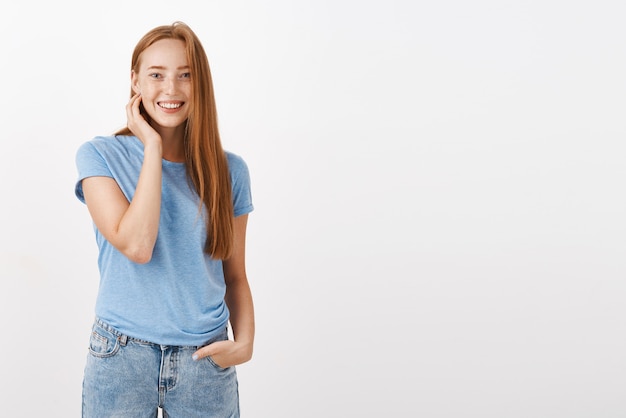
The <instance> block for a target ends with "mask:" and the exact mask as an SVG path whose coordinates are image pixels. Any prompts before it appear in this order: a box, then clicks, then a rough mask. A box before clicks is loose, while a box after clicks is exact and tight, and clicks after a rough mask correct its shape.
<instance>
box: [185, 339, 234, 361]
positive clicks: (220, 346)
mask: <svg viewBox="0 0 626 418" xmlns="http://www.w3.org/2000/svg"><path fill="white" fill-rule="evenodd" d="M227 345H228V341H217V342H214V343H211V344H209V345H205V346H204V347H202V348H200V349H198V350H197V351H196V352H195V353H193V355H192V358H193V359H194V360H200V359H202V358H205V357H208V356H214V355H216V354H218V353H221V352H222V351H224V348H226V347H227Z"/></svg>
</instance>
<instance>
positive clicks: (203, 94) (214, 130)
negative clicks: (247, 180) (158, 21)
mask: <svg viewBox="0 0 626 418" xmlns="http://www.w3.org/2000/svg"><path fill="white" fill-rule="evenodd" d="M162 39H178V40H181V41H183V42H184V43H185V50H186V55H187V62H188V63H189V67H190V72H191V83H192V84H191V85H192V88H191V103H190V106H189V107H190V112H189V117H188V119H187V125H186V129H185V135H184V145H185V167H186V170H187V177H188V178H189V179H190V180H191V183H192V184H193V186H194V188H195V190H196V192H197V193H198V196H199V198H200V203H199V204H200V207H199V210H200V211H201V213H202V209H203V206H204V207H206V210H207V215H208V216H207V218H206V229H207V239H206V243H205V246H204V251H205V252H206V253H207V254H209V255H210V256H211V257H212V258H214V259H226V258H228V257H229V256H230V255H231V254H232V250H233V235H234V232H233V219H234V213H233V202H232V191H231V184H230V172H229V170H228V161H227V158H226V154H225V152H224V150H223V148H222V143H221V140H220V135H219V130H218V126H217V111H216V108H215V95H214V92H213V81H212V78H211V70H210V67H209V60H208V58H207V55H206V53H205V51H204V48H203V47H202V44H201V42H200V40H199V39H198V37H197V36H196V34H195V33H194V32H193V31H192V30H191V28H190V27H189V26H187V25H186V24H185V23H183V22H174V23H173V24H171V25H164V26H158V27H156V28H154V29H152V30H151V31H149V32H148V33H146V34H145V35H144V36H143V38H141V39H140V40H139V42H138V43H137V46H136V47H135V50H134V52H133V56H132V61H131V69H132V70H133V71H135V72H136V71H138V70H139V64H140V61H139V60H140V58H141V53H142V52H143V51H144V50H145V49H146V48H148V47H149V46H150V45H152V44H154V43H155V42H157V41H160V40H162ZM134 94H135V93H134V92H133V90H132V88H131V91H130V96H131V97H132V96H133V95H134ZM142 113H143V115H144V117H145V118H146V120H148V122H150V118H149V117H148V115H147V114H145V112H142ZM115 134H116V135H132V132H131V131H130V129H128V127H125V128H122V129H121V130H119V131H118V132H116V133H115Z"/></svg>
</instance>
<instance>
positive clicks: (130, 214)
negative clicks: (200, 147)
mask: <svg viewBox="0 0 626 418" xmlns="http://www.w3.org/2000/svg"><path fill="white" fill-rule="evenodd" d="M140 101H141V99H140V97H138V96H134V97H133V98H132V99H131V100H130V102H129V103H128V105H127V107H126V111H127V116H128V120H129V124H128V126H129V128H131V130H132V131H133V133H135V132H136V135H137V137H138V138H139V139H140V140H141V141H142V142H143V144H144V160H143V165H142V167H141V171H140V173H139V180H138V182H137V187H136V190H135V195H134V197H133V199H132V201H131V202H129V201H128V200H127V199H126V197H125V196H124V194H123V193H122V191H121V190H120V188H119V186H118V184H117V183H116V182H115V180H113V179H112V178H109V177H88V178H86V179H84V180H83V192H84V195H85V202H86V203H87V207H88V209H89V213H90V214H91V217H92V219H93V221H94V223H95V224H96V226H97V227H98V230H100V232H101V233H102V234H103V235H104V237H105V238H106V239H107V241H109V242H110V243H111V244H112V245H113V246H114V247H115V248H117V249H118V250H119V251H120V252H121V253H122V254H124V255H125V256H126V257H128V258H129V259H130V260H132V261H134V262H137V263H147V262H148V261H150V259H151V258H152V250H153V249H154V244H155V242H156V237H157V233H158V229H159V218H160V210H161V178H162V173H161V167H162V155H163V147H162V143H161V138H160V136H159V135H158V134H157V132H156V131H154V130H153V129H152V128H151V127H150V125H148V123H147V122H146V121H145V120H144V119H143V118H142V117H141V116H140V115H139V103H140ZM138 118H140V119H138Z"/></svg>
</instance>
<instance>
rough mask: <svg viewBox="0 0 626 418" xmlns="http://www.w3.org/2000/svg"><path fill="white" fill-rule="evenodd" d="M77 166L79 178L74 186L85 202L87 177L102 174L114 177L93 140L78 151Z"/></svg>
mask: <svg viewBox="0 0 626 418" xmlns="http://www.w3.org/2000/svg"><path fill="white" fill-rule="evenodd" d="M76 168H77V169H78V179H77V181H76V184H75V186H74V193H75V194H76V197H77V198H78V199H79V200H80V201H81V202H83V203H85V196H84V195H83V180H84V179H86V178H87V177H94V176H102V177H113V174H111V170H110V169H109V167H108V165H107V163H106V161H105V159H104V158H103V157H102V154H100V152H99V151H98V149H97V148H96V147H95V145H94V144H93V143H92V142H85V143H84V144H83V145H81V146H80V147H79V148H78V151H77V152H76Z"/></svg>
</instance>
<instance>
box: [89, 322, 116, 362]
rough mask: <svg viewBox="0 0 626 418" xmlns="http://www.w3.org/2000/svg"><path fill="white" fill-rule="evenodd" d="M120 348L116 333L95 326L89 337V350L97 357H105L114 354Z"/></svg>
mask: <svg viewBox="0 0 626 418" xmlns="http://www.w3.org/2000/svg"><path fill="white" fill-rule="evenodd" d="M119 349H120V342H119V340H118V338H117V336H115V335H114V334H112V333H110V332H108V331H106V330H104V329H102V328H100V327H94V328H93V330H92V331H91V338H90V339H89V352H90V353H91V355H93V356H95V357H100V358H105V357H111V356H114V355H115V354H116V353H117V352H118V351H119Z"/></svg>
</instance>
